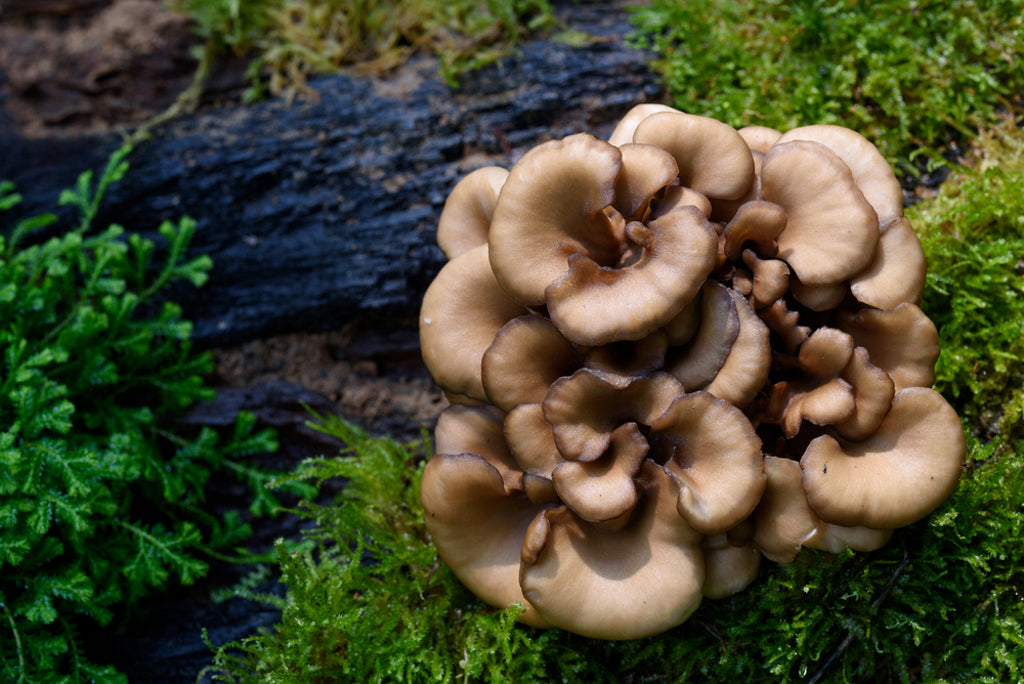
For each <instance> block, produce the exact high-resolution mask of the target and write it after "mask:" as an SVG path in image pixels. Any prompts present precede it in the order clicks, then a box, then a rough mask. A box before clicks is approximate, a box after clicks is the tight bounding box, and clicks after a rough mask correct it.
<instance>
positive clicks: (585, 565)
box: [520, 461, 705, 639]
mask: <svg viewBox="0 0 1024 684" xmlns="http://www.w3.org/2000/svg"><path fill="white" fill-rule="evenodd" d="M637 486H638V489H639V502H638V504H637V506H636V508H635V509H634V510H633V513H632V515H631V516H630V519H629V521H628V523H627V524H626V525H625V526H624V527H622V528H621V529H618V530H605V529H601V528H599V527H597V526H594V525H592V524H589V523H587V522H585V521H583V520H580V519H579V518H578V517H577V516H576V515H574V514H573V513H572V511H570V510H569V509H568V508H565V507H559V508H554V509H550V510H547V511H545V512H544V513H543V514H541V515H540V516H538V517H537V518H536V519H535V520H534V522H533V524H532V525H531V526H530V529H529V531H528V532H527V535H526V541H525V542H524V544H523V553H522V572H521V574H520V584H521V585H522V589H523V595H524V596H525V597H526V598H527V599H528V600H529V601H530V603H531V604H532V605H533V606H535V607H536V608H537V611H538V613H539V614H540V615H542V616H543V617H544V618H545V619H546V620H548V622H550V623H551V624H552V625H554V626H556V627H560V628H562V629H566V630H568V631H570V632H574V633H576V634H580V635H582V636H585V637H590V638H595V639H640V638H643V637H647V636H652V635H654V634H659V633H661V632H663V631H665V630H666V629H669V628H671V627H674V626H676V625H678V624H680V623H681V622H683V621H684V620H686V618H688V617H689V616H690V614H692V613H693V611H694V610H696V609H697V606H699V605H700V602H701V598H702V589H703V586H704V576H705V569H704V558H703V553H702V551H701V548H700V542H701V535H700V534H698V533H697V532H694V531H693V530H692V529H690V526H689V525H687V524H686V522H685V521H684V520H683V519H682V518H680V517H679V515H678V514H677V513H676V510H675V501H676V498H677V493H676V488H675V485H674V484H673V482H672V479H671V478H670V477H669V475H668V474H667V473H666V472H665V471H664V470H663V469H662V468H661V467H660V466H658V465H657V464H655V463H652V462H651V461H645V462H644V464H643V467H642V469H641V472H640V477H639V478H638V482H637Z"/></svg>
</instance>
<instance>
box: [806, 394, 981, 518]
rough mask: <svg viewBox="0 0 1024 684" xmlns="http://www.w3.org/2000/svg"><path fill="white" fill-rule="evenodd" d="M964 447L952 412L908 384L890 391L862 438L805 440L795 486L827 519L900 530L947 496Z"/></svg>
mask: <svg viewBox="0 0 1024 684" xmlns="http://www.w3.org/2000/svg"><path fill="white" fill-rule="evenodd" d="M965 450H966V444H965V441H964V433H963V428H962V427H961V425H960V419H959V418H958V417H957V415H956V411H954V410H953V408H952V407H950V405H949V404H947V403H946V400H945V399H943V398H942V395H940V394H939V393H938V392H935V391H934V390H931V389H928V388H925V387H910V388H907V389H905V390H903V391H901V392H899V393H897V394H896V396H895V397H894V398H893V400H892V408H891V409H890V410H889V413H888V415H886V417H885V419H884V420H883V421H882V424H881V426H879V428H878V430H876V431H875V433H874V434H873V435H872V436H871V437H869V438H868V439H866V440H864V441H862V442H847V441H845V440H842V441H839V440H836V439H835V438H834V437H832V436H830V435H822V436H820V437H817V438H815V439H814V440H813V441H811V443H810V444H809V445H808V446H807V450H806V451H805V452H804V455H803V457H802V458H801V459H800V465H801V467H802V468H803V471H804V472H803V488H804V491H805V492H806V493H807V502H808V503H809V504H810V506H811V508H812V509H813V510H814V512H815V513H817V515H818V516H819V517H820V518H821V519H822V520H825V521H827V522H831V523H836V524H839V525H847V526H855V525H864V526H866V527H873V528H879V529H890V528H895V527H903V526H904V525H909V524H910V523H912V522H914V521H916V520H919V519H920V518H922V517H924V516H925V515H927V514H928V513H930V512H931V511H932V510H933V509H934V508H935V507H936V506H938V505H939V504H940V503H941V502H942V501H943V500H945V499H946V497H948V496H949V495H950V493H952V491H953V488H954V487H955V486H956V482H957V478H958V477H959V476H960V469H961V464H962V462H963V456H964V451H965Z"/></svg>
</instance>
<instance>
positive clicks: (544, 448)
mask: <svg viewBox="0 0 1024 684" xmlns="http://www.w3.org/2000/svg"><path fill="white" fill-rule="evenodd" d="M504 434H505V440H506V442H508V448H509V451H510V452H511V453H512V457H513V458H515V460H516V463H518V464H519V467H520V468H521V469H522V470H523V472H524V473H526V474H528V475H537V476H539V477H543V478H545V479H548V480H550V479H551V472H552V471H553V470H554V469H555V467H556V466H558V465H559V464H561V463H564V462H565V459H564V458H562V455H561V454H560V453H559V452H558V447H557V446H556V445H555V437H554V435H553V434H552V432H551V424H550V423H548V422H547V421H546V420H545V419H544V407H543V406H541V405H540V404H520V405H518V406H516V407H515V408H513V409H512V410H511V411H509V412H508V414H507V415H506V416H505V424H504Z"/></svg>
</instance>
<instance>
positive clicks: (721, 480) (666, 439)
mask: <svg viewBox="0 0 1024 684" xmlns="http://www.w3.org/2000/svg"><path fill="white" fill-rule="evenodd" d="M651 449H652V453H651V456H652V457H653V458H654V460H655V461H657V462H659V463H664V464H665V470H666V471H667V472H668V473H669V474H670V475H671V476H672V477H673V478H674V479H675V480H676V481H677V483H678V484H679V500H678V502H677V504H676V507H677V510H678V511H679V515H681V516H682V517H683V518H684V519H685V520H686V521H687V522H688V523H690V525H691V526H692V527H693V529H695V530H697V531H698V532H701V533H703V534H718V533H721V532H725V531H727V530H730V529H732V528H733V527H736V525H738V524H739V523H740V522H742V521H743V519H744V518H746V517H747V516H748V515H750V513H751V512H752V511H753V510H754V507H755V506H756V505H757V502H758V500H759V499H760V498H761V493H762V492H763V491H764V485H765V479H764V469H763V467H762V457H761V440H760V439H759V438H758V436H757V434H756V433H755V432H754V427H753V426H752V425H751V424H750V421H749V420H747V417H746V416H744V415H743V412H742V411H740V410H739V409H738V408H736V407H735V406H732V405H730V404H728V403H726V402H725V401H722V400H721V399H717V398H715V397H713V396H711V395H710V394H708V393H706V392H693V393H690V394H684V395H682V396H681V397H679V398H678V399H676V400H675V401H674V402H673V403H672V405H671V406H670V407H669V408H668V410H666V411H665V413H664V414H663V415H662V416H661V417H659V418H658V419H657V420H656V421H654V422H653V423H652V424H651Z"/></svg>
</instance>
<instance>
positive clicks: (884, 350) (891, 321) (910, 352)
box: [837, 302, 939, 392]
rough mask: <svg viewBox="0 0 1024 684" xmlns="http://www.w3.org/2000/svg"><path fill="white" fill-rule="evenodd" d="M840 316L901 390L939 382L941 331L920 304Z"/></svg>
mask: <svg viewBox="0 0 1024 684" xmlns="http://www.w3.org/2000/svg"><path fill="white" fill-rule="evenodd" d="M837 319H838V324H839V327H840V328H841V329H843V330H845V331H846V332H848V333H850V334H851V335H853V341H854V344H856V345H857V346H858V347H864V348H865V349H867V351H868V356H869V357H870V360H871V363H872V364H874V365H875V366H878V367H879V368H881V369H882V370H884V371H885V372H886V373H888V374H889V377H890V378H892V381H893V384H894V385H895V387H896V391H897V392H899V391H900V390H901V389H903V388H905V387H931V386H932V383H934V382H935V362H936V361H937V360H938V358H939V331H938V329H937V328H936V327H935V323H933V322H932V319H930V318H928V316H927V315H926V314H925V313H924V312H923V311H921V309H919V308H918V307H917V305H916V304H911V303H910V302H904V303H903V304H900V305H899V306H897V307H895V308H893V309H882V310H880V309H861V310H860V311H858V312H857V313H852V312H849V311H841V312H839V315H838V317H837Z"/></svg>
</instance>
